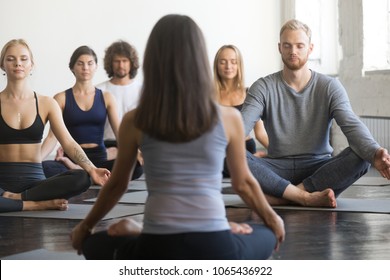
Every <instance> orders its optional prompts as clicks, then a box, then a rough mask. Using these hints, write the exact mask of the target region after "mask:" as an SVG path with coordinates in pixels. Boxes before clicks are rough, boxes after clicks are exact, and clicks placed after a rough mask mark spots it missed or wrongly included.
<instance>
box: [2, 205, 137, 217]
mask: <svg viewBox="0 0 390 280" xmlns="http://www.w3.org/2000/svg"><path fill="white" fill-rule="evenodd" d="M91 208H92V205H86V204H69V209H68V210H67V211H59V210H44V211H19V212H7V213H0V216H7V217H27V218H52V219H71V220H82V219H84V218H85V216H86V215H87V214H88V212H89V211H90V210H91ZM143 212H144V206H143V205H140V206H130V205H116V206H115V207H114V208H113V209H112V210H111V211H110V212H109V213H108V214H107V215H106V216H105V217H104V218H103V220H107V219H113V218H119V217H124V216H129V215H136V214H142V213H143Z"/></svg>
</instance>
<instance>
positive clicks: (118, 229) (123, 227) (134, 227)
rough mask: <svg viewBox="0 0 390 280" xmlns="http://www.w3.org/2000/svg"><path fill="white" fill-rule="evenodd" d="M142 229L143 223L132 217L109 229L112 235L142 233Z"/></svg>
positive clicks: (109, 233)
mask: <svg viewBox="0 0 390 280" xmlns="http://www.w3.org/2000/svg"><path fill="white" fill-rule="evenodd" d="M141 231H142V225H141V224H139V223H138V222H136V221H134V220H133V219H130V218H127V219H122V220H120V221H119V222H117V223H115V224H112V225H111V226H109V227H108V229H107V232H108V235H111V236H124V235H140V234H141Z"/></svg>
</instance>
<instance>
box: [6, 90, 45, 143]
mask: <svg viewBox="0 0 390 280" xmlns="http://www.w3.org/2000/svg"><path fill="white" fill-rule="evenodd" d="M34 97H35V104H36V107H37V116H36V117H35V120H34V123H33V124H32V125H31V126H29V127H27V128H24V129H15V128H12V127H10V126H9V125H8V124H7V123H6V122H5V121H4V119H3V116H2V115H1V103H0V144H36V143H41V141H42V136H43V130H44V128H45V125H44V124H43V122H42V119H41V116H40V115H39V111H38V97H37V94H36V93H35V92H34Z"/></svg>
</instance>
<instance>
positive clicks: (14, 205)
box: [0, 162, 91, 212]
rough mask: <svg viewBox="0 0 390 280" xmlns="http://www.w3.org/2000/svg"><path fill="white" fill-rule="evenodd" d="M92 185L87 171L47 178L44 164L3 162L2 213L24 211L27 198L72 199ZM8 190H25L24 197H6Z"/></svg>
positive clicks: (0, 176) (0, 173) (0, 168)
mask: <svg viewBox="0 0 390 280" xmlns="http://www.w3.org/2000/svg"><path fill="white" fill-rule="evenodd" d="M90 186H91V179H90V177H89V175H88V173H87V172H85V171H84V170H69V171H67V172H64V173H61V174H58V175H56V176H53V177H51V178H48V179H46V178H45V175H44V174H43V169H42V164H40V163H19V162H18V163H15V162H10V163H8V162H7V163H0V212H12V211H21V210H23V200H24V201H43V200H51V199H60V198H63V199H69V198H71V197H73V196H76V195H79V194H81V193H83V192H85V191H86V190H87V189H88V188H89V187H90ZM5 191H9V192H13V193H21V195H22V200H15V199H9V198H5V197H3V196H2V195H3V193H4V192H5Z"/></svg>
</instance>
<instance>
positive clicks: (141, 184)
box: [90, 179, 232, 191]
mask: <svg viewBox="0 0 390 280" xmlns="http://www.w3.org/2000/svg"><path fill="white" fill-rule="evenodd" d="M231 186H232V184H231V182H230V180H229V181H226V182H224V181H222V188H229V187H231ZM101 188H102V187H101V186H97V185H93V186H91V187H90V189H92V190H99V189H101ZM127 189H128V190H131V191H146V181H145V180H140V179H137V180H134V181H130V182H129V184H128V187H127Z"/></svg>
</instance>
